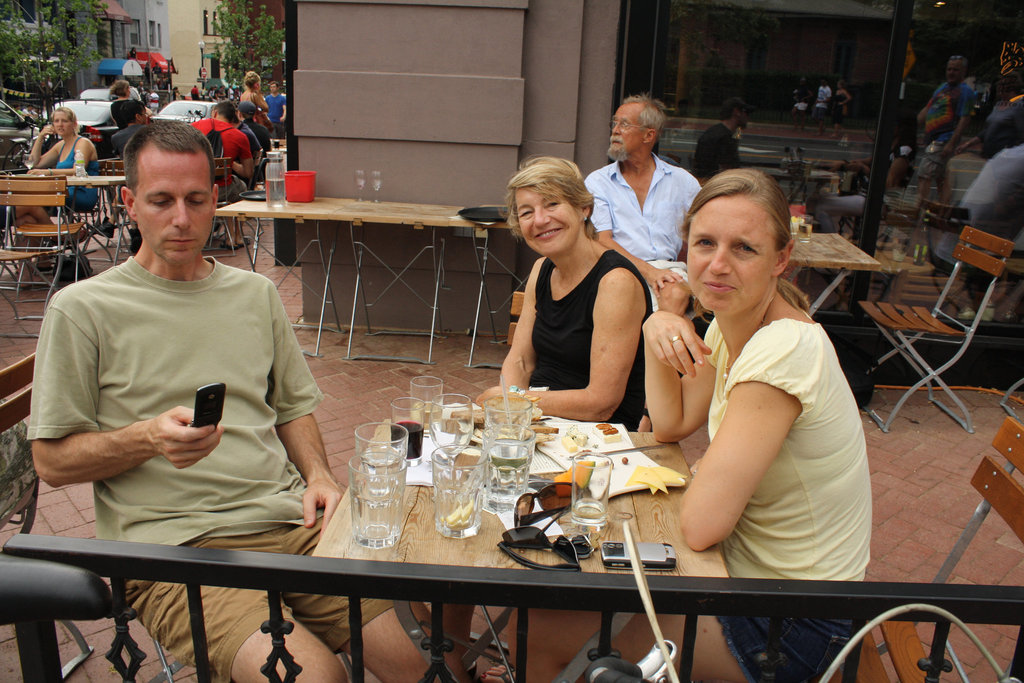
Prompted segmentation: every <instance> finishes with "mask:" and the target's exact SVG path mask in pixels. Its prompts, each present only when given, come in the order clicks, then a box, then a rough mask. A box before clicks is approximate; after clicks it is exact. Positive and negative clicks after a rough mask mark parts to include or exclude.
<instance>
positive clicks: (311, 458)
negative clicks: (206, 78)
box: [29, 122, 468, 681]
mask: <svg viewBox="0 0 1024 683" xmlns="http://www.w3.org/2000/svg"><path fill="white" fill-rule="evenodd" d="M125 173H126V176H127V178H126V183H127V187H126V188H125V189H124V190H123V191H122V199H123V200H124V204H125V206H126V208H127V211H128V213H129V215H130V216H131V218H132V219H133V220H134V221H136V222H137V224H138V226H139V230H140V231H141V233H142V247H141V248H140V250H139V252H138V255H137V256H135V257H134V258H132V259H129V260H128V261H127V262H125V263H123V264H121V265H119V266H116V267H114V268H111V269H109V270H107V271H105V272H104V273H102V274H100V275H97V276H96V277H94V278H90V279H89V280H85V281H83V282H81V283H78V284H77V285H73V286H70V287H67V288H65V289H64V290H62V291H61V292H59V293H58V294H57V295H56V296H55V297H54V298H53V299H52V301H51V305H50V307H49V308H48V309H47V313H46V317H45V319H44V322H43V327H42V329H41V332H40V339H39V346H38V351H37V361H36V376H35V384H34V387H33V406H32V425H31V428H30V432H29V438H31V439H33V456H34V459H35V464H36V469H37V470H38V472H39V476H40V477H41V478H42V479H43V480H44V481H46V482H47V483H49V484H51V485H54V486H62V485H65V484H73V483H79V482H93V487H94V491H95V499H96V532H97V536H98V537H100V538H110V539H116V540H130V541H143V542H149V543H164V544H174V545H189V546H196V547H211V548H223V549H238V550H259V551H264V552H278V553H288V554H310V553H311V552H312V550H313V549H314V548H315V546H316V543H317V541H318V540H319V536H320V530H321V529H322V528H323V527H325V526H326V524H327V523H328V521H329V520H330V518H331V516H332V515H333V514H334V512H335V511H336V509H337V506H338V503H339V501H340V500H341V496H342V490H341V486H340V485H339V484H338V482H337V480H335V478H334V476H333V474H332V473H331V470H330V467H329V466H328V463H327V458H326V454H325V450H324V444H323V441H322V439H321V436H320V431H319V427H318V426H317V422H316V419H315V418H314V417H313V415H312V412H313V410H314V409H315V407H316V406H317V405H318V404H319V402H320V400H321V399H322V395H321V393H320V391H319V390H318V389H317V387H316V384H315V382H314V381H313V378H312V375H311V373H310V372H309V368H308V366H307V365H306V362H305V360H304V359H303V357H302V353H301V350H300V349H299V347H298V342H297V341H296V340H295V335H294V333H293V332H292V330H291V326H290V324H289V321H288V318H287V315H285V313H284V307H283V305H282V304H281V301H280V297H279V296H278V295H277V292H276V290H275V289H274V286H273V283H271V282H270V281H269V280H267V279H266V278H264V277H262V276H260V275H257V274H255V273H250V272H248V271H243V270H240V269H236V268H231V267H228V266H224V265H222V264H219V263H217V262H216V261H214V260H213V259H208V258H204V256H203V253H202V250H203V246H204V245H205V244H206V241H207V238H208V237H209V234H210V230H211V228H212V224H213V215H214V210H215V208H216V203H217V188H216V186H215V185H214V182H213V166H212V154H211V149H210V145H209V143H208V142H207V141H206V139H205V138H204V137H203V135H202V134H201V133H199V132H198V131H196V130H195V129H194V128H192V127H190V126H188V125H187V124H183V123H178V122H159V123H156V124H152V125H149V126H145V127H143V128H141V129H140V130H139V131H138V132H137V133H136V134H135V135H134V136H133V137H132V138H131V140H130V141H129V142H128V144H127V146H126V148H125ZM218 381H220V382H223V383H225V384H226V386H227V392H226V396H227V398H226V401H225V406H224V413H223V418H222V420H221V422H220V424H218V425H216V426H213V425H210V426H205V427H192V426H190V422H191V420H192V418H193V410H192V408H190V407H185V406H188V405H191V404H192V401H191V397H192V395H193V393H194V392H195V390H196V388H197V387H198V386H200V385H203V384H208V383H212V382H218ZM127 593H128V600H129V603H130V604H131V605H132V606H133V607H134V608H135V609H136V610H137V611H138V613H139V618H140V620H141V621H142V622H143V624H145V625H146V627H147V629H149V630H150V632H151V633H152V634H153V635H154V636H155V637H156V638H157V639H158V640H159V641H160V642H161V643H162V644H163V645H164V646H165V647H168V648H169V649H170V650H171V651H172V652H173V653H174V654H175V656H177V657H178V658H179V659H181V660H184V661H186V662H190V661H192V660H193V657H192V645H191V640H192V638H191V630H190V626H189V612H188V607H187V602H188V601H187V599H186V596H185V587H184V586H183V585H181V584H167V585H160V584H153V583H151V582H142V581H130V582H129V584H128V588H127ZM266 600H267V596H266V593H265V592H263V591H242V590H236V589H228V588H218V587H213V586H206V587H204V588H203V605H204V615H205V621H206V633H207V639H208V645H209V654H210V664H211V669H212V673H213V679H214V680H216V681H227V680H229V679H230V680H235V681H257V680H265V678H264V677H263V675H262V674H261V673H260V667H261V666H262V665H263V664H264V663H265V662H266V661H267V655H268V654H269V653H270V650H271V637H270V635H268V634H265V633H263V632H262V631H261V629H260V626H261V625H262V623H263V622H264V621H265V620H267V619H268V617H269V611H268V606H267V604H266ZM284 602H285V605H284V614H285V618H287V619H289V620H290V621H293V622H294V624H295V627H294V630H293V631H292V632H291V633H290V634H288V636H287V639H286V645H287V648H288V650H289V652H290V653H291V654H292V655H293V656H294V658H295V660H296V661H298V662H299V663H301V665H302V667H303V676H304V677H308V678H309V679H310V680H344V673H343V667H342V663H341V661H340V660H339V659H338V657H337V656H336V655H335V654H334V653H335V652H336V651H337V650H338V649H340V648H342V647H345V646H347V641H348V636H349V633H348V602H347V600H346V599H345V598H333V597H329V596H303V595H295V596H293V595H286V596H285V598H284ZM390 607H391V605H390V602H385V601H380V600H364V601H363V603H362V610H363V620H364V624H365V626H364V629H363V638H364V643H365V647H364V652H365V659H366V662H367V667H368V668H369V669H370V670H371V671H372V672H373V673H374V674H375V675H376V676H377V677H378V678H380V679H381V680H414V679H413V678H412V677H413V676H416V677H419V675H420V672H422V670H423V668H424V666H423V660H422V659H421V657H420V655H419V652H418V651H417V649H416V648H415V647H414V646H413V644H412V643H411V641H410V640H409V639H408V638H407V637H406V636H405V633H404V631H403V630H402V629H401V627H400V626H399V624H398V621H397V619H396V617H395V616H394V612H393V611H390ZM282 673H283V672H282ZM458 674H459V676H460V679H461V680H468V678H466V677H465V672H464V671H460V672H458Z"/></svg>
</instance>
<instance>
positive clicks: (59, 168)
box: [16, 107, 100, 225]
mask: <svg viewBox="0 0 1024 683" xmlns="http://www.w3.org/2000/svg"><path fill="white" fill-rule="evenodd" d="M48 135H57V136H58V137H59V138H60V142H58V143H57V144H55V145H54V146H53V147H51V148H50V149H49V150H47V152H46V153H45V154H43V153H42V152H41V150H42V145H43V140H44V138H46V137H47V136H48ZM76 151H80V152H82V154H83V156H84V157H85V170H86V173H88V174H89V175H99V174H100V162H99V159H98V157H97V155H96V147H94V146H93V144H92V141H90V140H89V138H86V137H82V136H81V135H79V134H78V117H76V116H75V112H74V111H72V110H71V109H69V108H68V107H57V108H55V109H54V110H53V117H52V118H51V119H50V123H48V124H47V125H45V126H43V129H42V130H41V131H39V135H38V136H36V140H35V142H34V143H32V150H31V152H29V162H30V163H31V165H32V170H31V171H29V172H28V173H29V175H33V176H60V175H64V176H70V175H74V174H75V152H76ZM98 196H99V191H98V190H97V189H96V188H95V187H69V188H68V196H67V206H68V208H69V209H71V210H72V211H92V209H93V208H95V206H96V200H97V198H98ZM16 222H17V224H18V225H23V224H25V223H37V224H46V223H49V222H51V221H50V216H49V214H48V213H46V209H44V208H43V207H41V206H19V207H18V208H17V211H16Z"/></svg>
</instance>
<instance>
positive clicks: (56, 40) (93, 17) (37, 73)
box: [0, 0, 102, 113]
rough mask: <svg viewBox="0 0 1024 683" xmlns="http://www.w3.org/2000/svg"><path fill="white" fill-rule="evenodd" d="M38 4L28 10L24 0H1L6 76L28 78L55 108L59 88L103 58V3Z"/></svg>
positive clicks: (0, 59)
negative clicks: (100, 45)
mask: <svg viewBox="0 0 1024 683" xmlns="http://www.w3.org/2000/svg"><path fill="white" fill-rule="evenodd" d="M34 10H35V11H34V13H32V12H31V11H30V12H26V11H25V10H24V9H23V7H22V3H21V2H19V0H0V17H2V18H0V22H2V24H3V26H2V27H0V68H2V69H4V71H3V72H2V73H0V78H2V77H6V76H8V75H9V76H11V77H15V76H21V77H22V78H24V80H25V81H26V82H27V83H28V84H29V85H30V86H35V87H36V88H37V89H38V90H39V93H40V94H41V95H42V98H43V106H44V107H45V109H46V111H47V113H49V112H50V111H51V110H52V108H53V96H54V92H55V91H57V90H59V89H61V88H63V86H64V83H65V81H67V80H69V79H70V78H72V77H73V76H74V75H75V73H76V72H77V71H79V70H80V69H84V68H86V67H89V66H91V65H92V64H95V63H96V61H97V60H98V59H99V58H100V54H99V52H98V51H97V50H96V34H97V33H98V32H99V29H100V24H101V18H100V17H101V13H102V8H101V6H100V3H99V0H38V1H37V2H35V3H34Z"/></svg>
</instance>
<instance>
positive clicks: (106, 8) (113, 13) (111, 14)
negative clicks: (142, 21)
mask: <svg viewBox="0 0 1024 683" xmlns="http://www.w3.org/2000/svg"><path fill="white" fill-rule="evenodd" d="M101 4H102V5H103V18H104V19H109V20H110V21H123V22H124V23H126V24H130V23H131V22H132V18H131V15H129V14H128V12H126V11H125V10H124V7H121V5H119V4H118V2H117V0H101Z"/></svg>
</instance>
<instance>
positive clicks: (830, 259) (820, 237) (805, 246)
mask: <svg viewBox="0 0 1024 683" xmlns="http://www.w3.org/2000/svg"><path fill="white" fill-rule="evenodd" d="M789 261H790V263H791V264H793V265H795V266H800V267H806V268H825V269H827V270H836V271H838V272H837V273H836V276H835V278H834V279H833V280H832V282H830V283H829V284H828V286H827V287H825V289H824V290H822V292H821V294H819V295H818V298H817V299H815V300H814V303H812V304H811V309H810V314H811V315H814V312H815V311H817V310H818V308H819V307H820V306H821V305H822V304H823V303H825V299H827V298H828V295H829V294H831V293H832V292H833V291H834V290H835V288H836V287H838V286H839V284H840V283H841V282H842V281H843V280H845V279H846V277H847V276H848V275H849V274H850V273H851V272H853V271H855V270H870V271H877V270H881V269H882V264H881V263H879V262H878V261H877V260H876V259H874V258H872V257H871V256H868V255H867V254H865V253H864V252H863V251H861V250H860V249H858V248H857V246H856V245H854V244H851V243H850V242H849V240H847V239H846V238H845V237H843V236H842V235H840V234H839V233H837V232H816V233H812V234H811V241H810V242H801V241H800V240H796V246H795V248H794V249H793V255H792V256H791V257H790V260H789Z"/></svg>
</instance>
